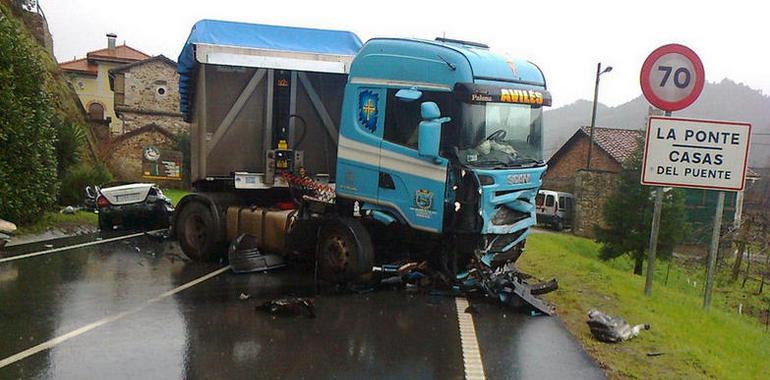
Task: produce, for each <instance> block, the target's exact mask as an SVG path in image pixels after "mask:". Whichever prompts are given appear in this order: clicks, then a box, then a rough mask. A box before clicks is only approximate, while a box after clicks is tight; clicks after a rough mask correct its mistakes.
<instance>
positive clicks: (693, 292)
mask: <svg viewBox="0 0 770 380" xmlns="http://www.w3.org/2000/svg"><path fill="white" fill-rule="evenodd" d="M598 249H599V245H598V244H597V243H595V242H593V241H591V240H588V239H584V238H579V237H575V236H571V235H566V234H534V235H530V237H529V241H528V243H527V253H526V254H525V255H523V256H522V258H521V259H520V260H519V261H518V263H519V266H520V267H521V269H522V270H524V271H526V272H529V273H532V274H536V275H537V276H538V277H542V278H548V277H556V278H557V279H558V280H559V290H557V291H555V292H553V293H550V294H549V295H547V296H546V298H547V299H549V300H550V301H551V302H554V303H555V304H556V305H557V308H558V314H559V316H560V318H561V319H562V321H563V322H564V324H565V325H566V326H567V328H568V329H569V330H570V331H571V332H572V333H573V335H575V337H576V338H577V339H578V340H579V341H580V342H581V343H582V344H583V346H584V347H585V348H586V350H587V351H588V352H589V353H590V354H591V355H592V356H593V357H594V358H595V359H596V360H597V361H598V362H599V364H600V365H601V366H602V367H603V368H605V370H606V372H607V374H608V376H610V377H611V378H644V379H650V378H666V379H668V378H713V377H716V378H733V379H756V378H764V377H766V376H767V374H768V373H770V360H768V358H770V332H767V331H766V330H765V327H764V326H763V325H761V324H760V323H759V322H758V319H757V318H756V317H751V316H746V315H738V314H737V313H736V312H735V311H734V310H733V309H732V303H731V302H728V301H726V300H727V299H728V298H729V297H728V296H729V295H730V293H731V292H734V291H735V288H736V285H727V283H726V281H725V280H726V278H727V277H726V275H722V276H720V280H719V281H717V289H715V293H714V298H713V301H712V308H711V310H710V311H708V312H704V311H703V310H702V293H701V292H702V277H703V276H702V275H699V273H697V272H699V271H689V270H687V269H686V268H683V267H679V266H676V265H675V264H674V265H672V268H671V270H670V273H669V278H668V284H667V285H664V279H665V274H666V269H667V268H666V266H667V264H668V263H667V262H663V261H659V263H660V264H659V265H657V268H656V271H655V286H654V288H653V295H652V297H649V298H648V297H645V296H644V295H643V289H644V277H643V276H635V275H633V273H632V270H633V264H632V263H631V261H630V260H628V259H626V258H619V259H615V260H611V261H607V262H604V261H600V260H599V258H598ZM723 271H725V272H728V270H727V269H723ZM693 282H695V283H696V285H692V284H693ZM737 287H738V288H739V285H737ZM733 295H734V294H733ZM733 298H734V297H733ZM590 309H599V310H602V311H604V312H606V313H609V314H612V315H619V316H622V317H623V318H625V319H626V321H628V322H629V323H630V324H638V323H649V324H650V325H651V329H650V330H649V331H643V332H642V333H641V335H639V336H638V337H636V338H634V339H632V340H630V341H628V342H624V343H620V344H606V343H601V342H598V341H596V340H594V339H593V337H592V336H591V334H590V331H589V329H588V325H586V323H585V322H586V319H587V313H588V311H589V310H590ZM652 352H661V353H662V355H660V356H647V354H648V353H652Z"/></svg>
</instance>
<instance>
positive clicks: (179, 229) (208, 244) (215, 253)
mask: <svg viewBox="0 0 770 380" xmlns="http://www.w3.org/2000/svg"><path fill="white" fill-rule="evenodd" d="M174 227H175V230H176V236H177V240H179V245H180V246H181V247H182V251H184V253H185V255H187V256H188V257H190V258H191V259H192V260H194V261H210V260H212V259H215V258H218V257H220V256H221V255H223V254H224V251H225V243H226V242H225V241H224V239H223V237H222V236H221V235H222V234H221V232H220V231H221V228H219V227H220V226H218V225H217V223H216V220H215V219H214V216H213V215H212V214H211V209H210V208H209V207H207V206H206V205H204V204H203V203H201V202H190V203H188V204H185V205H184V206H183V207H182V210H181V211H180V213H179V216H177V218H176V223H175V226H174Z"/></svg>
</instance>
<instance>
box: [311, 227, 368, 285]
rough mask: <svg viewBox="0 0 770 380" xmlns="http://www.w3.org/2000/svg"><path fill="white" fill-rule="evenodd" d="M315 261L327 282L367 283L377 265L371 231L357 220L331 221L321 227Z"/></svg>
mask: <svg viewBox="0 0 770 380" xmlns="http://www.w3.org/2000/svg"><path fill="white" fill-rule="evenodd" d="M316 260H317V262H318V269H319V275H320V276H321V278H323V279H324V280H327V281H331V282H335V283H341V282H366V281H367V280H368V277H370V276H371V275H372V266H373V265H374V246H373V245H372V239H371V237H370V236H369V232H368V231H367V230H366V228H365V227H364V226H363V225H362V224H361V223H360V222H359V221H357V220H355V219H351V218H342V219H339V220H334V221H330V222H329V223H327V224H326V225H324V226H323V227H322V228H321V235H320V239H319V240H318V247H317V249H316Z"/></svg>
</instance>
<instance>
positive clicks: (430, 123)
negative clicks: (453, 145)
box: [417, 102, 451, 160]
mask: <svg viewBox="0 0 770 380" xmlns="http://www.w3.org/2000/svg"><path fill="white" fill-rule="evenodd" d="M420 113H421V115H422V121H421V122H420V126H419V137H418V140H417V151H418V153H419V154H420V156H421V157H425V158H431V159H434V160H435V159H437V158H438V157H439V154H438V150H439V143H440V141H441V124H443V123H446V122H448V121H449V120H451V119H450V118H448V117H441V111H440V110H439V108H438V105H437V104H436V103H434V102H424V103H422V104H420Z"/></svg>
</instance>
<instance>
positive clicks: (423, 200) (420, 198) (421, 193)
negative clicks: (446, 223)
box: [414, 189, 433, 210]
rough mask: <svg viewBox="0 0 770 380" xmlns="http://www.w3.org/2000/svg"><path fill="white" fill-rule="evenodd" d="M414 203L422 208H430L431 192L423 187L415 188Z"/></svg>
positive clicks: (431, 201)
mask: <svg viewBox="0 0 770 380" xmlns="http://www.w3.org/2000/svg"><path fill="white" fill-rule="evenodd" d="M414 203H415V204H416V205H417V207H419V208H421V209H423V210H430V208H431V207H432V206H433V193H432V192H431V191H428V190H425V189H420V190H417V191H416V192H415V193H414Z"/></svg>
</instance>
